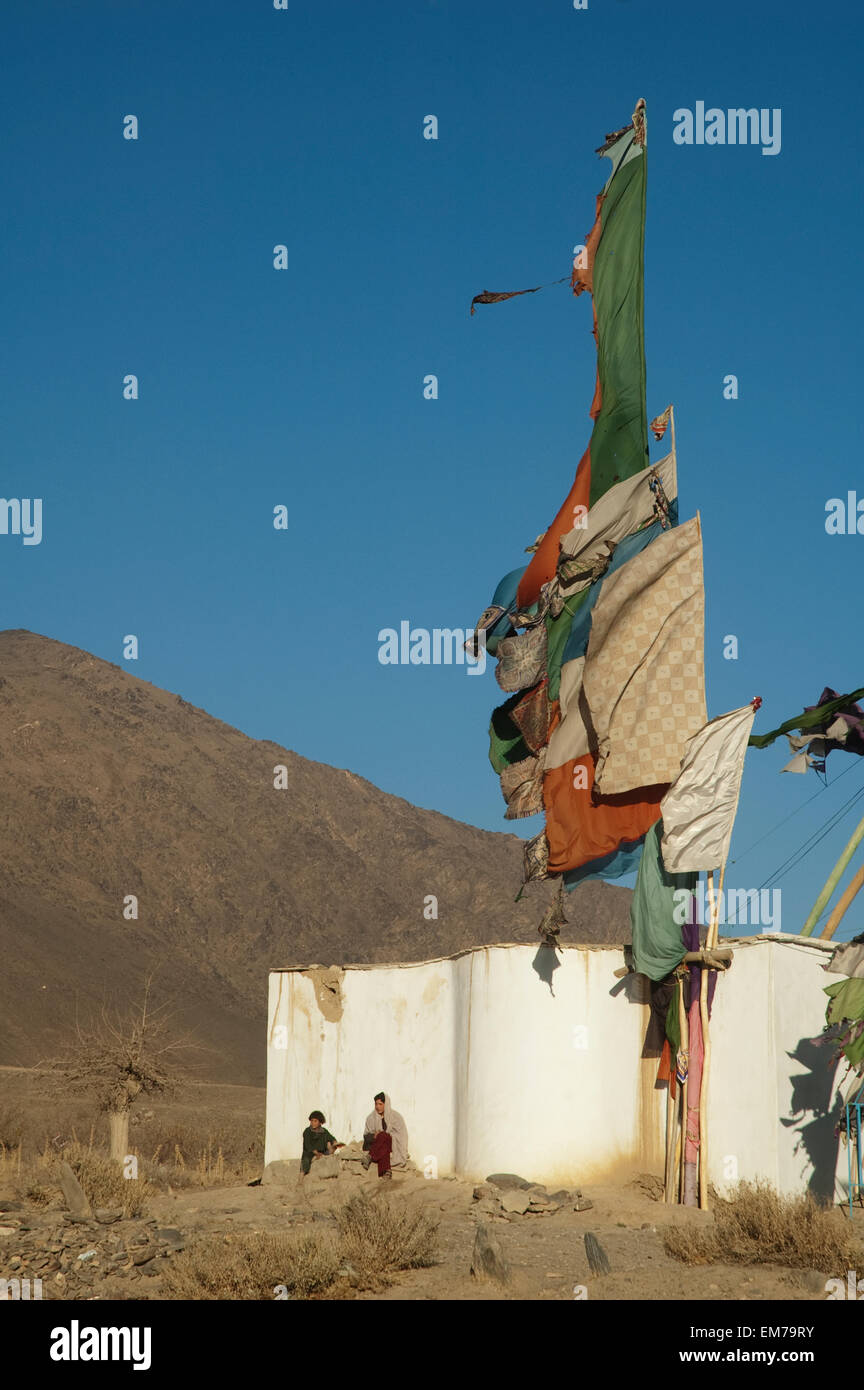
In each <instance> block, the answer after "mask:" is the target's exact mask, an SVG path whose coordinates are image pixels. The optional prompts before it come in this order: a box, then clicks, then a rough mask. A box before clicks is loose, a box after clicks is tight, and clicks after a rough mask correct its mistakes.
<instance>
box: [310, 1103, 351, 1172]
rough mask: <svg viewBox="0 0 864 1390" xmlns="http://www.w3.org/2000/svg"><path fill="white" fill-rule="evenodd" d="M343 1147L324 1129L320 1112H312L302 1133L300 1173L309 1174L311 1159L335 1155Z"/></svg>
mask: <svg viewBox="0 0 864 1390" xmlns="http://www.w3.org/2000/svg"><path fill="white" fill-rule="evenodd" d="M344 1147H345V1145H344V1144H338V1143H337V1142H336V1140H335V1139H334V1138H333V1135H332V1134H331V1133H330V1131H329V1130H328V1129H325V1128H324V1116H323V1115H322V1114H321V1111H320V1110H313V1111H312V1113H311V1115H310V1116H309V1124H308V1126H307V1128H306V1129H304V1131H303V1156H302V1158H301V1159H300V1169H301V1172H303V1173H308V1172H309V1169H310V1168H311V1167H312V1160H313V1158H318V1157H319V1155H321V1154H332V1153H335V1152H336V1150H337V1149H344Z"/></svg>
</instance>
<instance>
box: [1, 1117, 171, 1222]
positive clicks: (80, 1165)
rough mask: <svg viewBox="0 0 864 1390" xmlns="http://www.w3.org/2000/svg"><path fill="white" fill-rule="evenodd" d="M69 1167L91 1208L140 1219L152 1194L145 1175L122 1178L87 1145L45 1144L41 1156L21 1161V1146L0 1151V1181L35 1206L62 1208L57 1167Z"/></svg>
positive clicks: (75, 1141)
mask: <svg viewBox="0 0 864 1390" xmlns="http://www.w3.org/2000/svg"><path fill="white" fill-rule="evenodd" d="M63 1162H66V1163H68V1164H69V1166H70V1168H71V1169H72V1171H73V1173H74V1174H75V1176H76V1178H77V1179H78V1181H79V1182H80V1184H81V1186H82V1188H83V1189H84V1193H85V1196H86V1197H87V1200H88V1201H89V1203H90V1205H91V1207H93V1208H94V1209H95V1208H97V1207H99V1208H101V1207H107V1208H110V1209H112V1210H114V1211H122V1213H123V1215H124V1217H126V1218H127V1219H131V1218H133V1217H137V1216H140V1215H141V1214H142V1213H143V1211H144V1208H145V1204H146V1201H147V1198H148V1197H149V1196H152V1194H153V1192H154V1191H155V1189H154V1187H153V1186H152V1184H151V1183H149V1182H148V1181H147V1179H146V1177H145V1176H139V1177H138V1178H124V1176H123V1170H122V1169H121V1167H120V1166H119V1164H117V1163H114V1162H112V1161H111V1159H109V1158H108V1157H107V1156H106V1155H105V1154H104V1153H102V1152H100V1150H99V1149H97V1148H94V1146H93V1134H92V1132H91V1135H90V1142H89V1143H88V1144H82V1143H80V1142H79V1141H78V1139H77V1138H73V1139H71V1140H70V1141H68V1142H67V1143H64V1144H63V1145H62V1147H61V1148H59V1149H58V1148H55V1147H53V1146H52V1145H50V1144H47V1145H46V1146H45V1148H44V1149H43V1150H42V1152H41V1153H39V1154H36V1155H35V1156H33V1157H31V1158H30V1159H29V1160H28V1161H27V1163H26V1164H25V1163H24V1162H23V1155H22V1149H21V1146H20V1145H19V1147H18V1148H17V1149H15V1150H12V1151H8V1150H7V1151H0V1182H5V1183H6V1185H8V1182H7V1181H6V1180H8V1179H12V1181H13V1182H14V1184H15V1186H16V1187H18V1188H19V1189H20V1191H21V1192H22V1193H23V1195H24V1196H25V1198H26V1199H27V1201H28V1202H32V1203H33V1205H34V1206H37V1207H64V1206H65V1201H64V1198H63V1193H62V1191H61V1188H60V1182H59V1177H58V1173H59V1168H60V1164H61V1163H63Z"/></svg>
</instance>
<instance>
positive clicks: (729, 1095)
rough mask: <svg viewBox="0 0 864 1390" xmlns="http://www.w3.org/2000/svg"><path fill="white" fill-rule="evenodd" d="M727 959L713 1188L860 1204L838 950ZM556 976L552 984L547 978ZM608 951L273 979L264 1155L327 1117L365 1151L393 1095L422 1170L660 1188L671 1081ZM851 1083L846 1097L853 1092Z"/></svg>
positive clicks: (769, 948)
mask: <svg viewBox="0 0 864 1390" xmlns="http://www.w3.org/2000/svg"><path fill="white" fill-rule="evenodd" d="M722 944H724V945H731V946H732V947H733V949H734V952H735V955H734V962H733V965H732V967H731V969H730V970H729V971H728V972H727V973H726V974H725V975H721V976H719V978H718V982H717V992H716V996H715V1002H714V1009H713V1013H712V1019H711V1042H712V1059H711V1073H710V1089H709V1123H708V1136H709V1178H710V1181H711V1182H713V1183H714V1184H715V1186H716V1187H717V1188H718V1189H720V1190H722V1189H723V1188H724V1187H725V1186H727V1185H728V1184H729V1182H731V1181H734V1179H735V1178H736V1177H740V1178H749V1179H753V1178H756V1177H765V1178H767V1179H768V1180H769V1181H771V1182H772V1183H774V1184H775V1185H776V1186H777V1187H778V1188H779V1189H780V1190H781V1191H784V1192H793V1191H801V1190H803V1189H804V1188H805V1187H808V1186H809V1188H810V1189H811V1191H813V1192H814V1194H818V1195H823V1196H831V1195H832V1194H833V1193H834V1192H835V1170H836V1173H837V1176H838V1184H837V1188H836V1196H837V1198H838V1200H839V1199H842V1197H843V1195H844V1193H845V1178H846V1157H845V1150H842V1152H840V1151H838V1141H837V1139H836V1137H835V1135H834V1127H835V1124H836V1122H837V1118H838V1105H839V1103H840V1102H839V1096H838V1088H837V1082H838V1080H839V1077H840V1072H842V1070H843V1068H839V1069H838V1068H835V1066H834V1065H833V1064H832V1062H831V1056H832V1049H831V1048H830V1047H826V1046H816V1045H815V1043H814V1042H813V1041H812V1040H813V1039H816V1038H818V1037H819V1035H820V1034H821V1032H822V1030H823V1028H824V1025H825V1009H826V1004H827V996H826V995H825V994H824V992H823V986H824V985H826V984H829V983H831V980H832V978H833V977H832V976H829V975H826V974H825V973H824V971H823V969H822V967H823V966H824V964H825V963H826V961H827V960H828V959H829V956H830V952H831V950H832V949H833V945H832V944H831V943H827V942H821V941H813V940H810V939H809V938H803V937H792V936H788V935H782V934H781V935H771V936H756V937H750V938H745V939H742V940H737V941H732V940H729V939H728V938H724V940H723V943H722ZM556 960H557V964H554V966H553V969H552V973H551V980H550V978H549V973H548V972H549V969H550V965H553V963H554V962H556ZM624 964H625V960H624V952H623V949H622V948H620V947H611V946H564V947H562V948H561V950H560V953H559V955H558V956H557V958H556V957H555V955H554V953H553V952H552V951H551V950H549V949H548V948H539V949H538V948H535V947H533V946H520V945H504V946H487V947H483V948H482V949H479V950H471V951H465V952H463V953H461V954H460V955H457V956H453V957H449V958H447V959H441V960H431V961H423V962H421V963H418V964H414V965H369V966H347V967H345V968H344V969H342V968H341V967H330V968H329V969H327V970H325V969H322V968H320V967H313V968H312V969H308V970H305V969H303V968H301V967H297V968H289V969H281V970H273V971H272V972H271V975H270V998H269V1009H268V1053H267V1056H268V1063H267V1137H266V1150H265V1161H266V1162H268V1163H269V1162H271V1161H273V1160H274V1159H281V1158H297V1157H299V1155H300V1149H301V1135H302V1131H303V1129H304V1128H305V1126H306V1123H307V1116H308V1114H309V1111H310V1110H312V1109H321V1110H323V1112H324V1114H325V1115H326V1117H327V1127H328V1129H330V1130H331V1131H332V1132H333V1133H334V1134H335V1135H336V1137H337V1138H338V1139H341V1140H343V1141H349V1140H351V1139H359V1138H361V1136H362V1132H363V1121H364V1119H365V1117H366V1115H367V1114H368V1113H369V1111H371V1109H372V1098H373V1096H374V1095H375V1093H376V1092H377V1091H381V1090H384V1091H386V1092H387V1093H388V1095H389V1096H390V1097H391V1099H392V1103H393V1106H394V1108H395V1109H396V1110H398V1111H400V1112H401V1113H402V1115H404V1117H405V1120H406V1122H407V1126H408V1134H409V1140H410V1149H411V1156H412V1158H413V1160H414V1161H415V1163H416V1164H417V1166H418V1167H420V1168H423V1167H425V1168H426V1170H427V1171H428V1172H429V1173H430V1174H431V1173H433V1172H434V1171H437V1172H438V1173H440V1174H441V1176H445V1175H447V1174H452V1173H455V1174H458V1175H460V1176H465V1177H470V1178H482V1177H485V1176H486V1174H488V1173H493V1172H496V1171H497V1172H501V1171H507V1172H516V1173H521V1174H523V1175H524V1176H526V1177H529V1178H531V1179H533V1180H535V1181H541V1182H545V1183H547V1184H554V1185H556V1186H559V1185H569V1186H572V1185H575V1184H579V1185H580V1186H584V1185H586V1184H590V1183H591V1182H595V1183H598V1182H609V1181H616V1180H619V1179H626V1178H628V1177H629V1176H631V1175H632V1174H634V1173H639V1172H650V1173H656V1174H662V1172H663V1165H664V1134H665V1109H666V1091H665V1086H662V1087H660V1088H658V1087H657V1085H656V1081H655V1078H656V1074H657V1059H656V1058H650V1059H643V1058H642V1057H641V1052H642V1044H643V1040H644V1037H645V1031H646V1026H647V1022H648V1004H647V982H646V981H645V980H644V979H642V977H639V976H636V975H633V974H630V975H628V976H625V977H624V978H623V979H616V978H615V974H614V972H615V970H616V969H618V968H620V967H621V966H623V965H624ZM844 1089H845V1088H844Z"/></svg>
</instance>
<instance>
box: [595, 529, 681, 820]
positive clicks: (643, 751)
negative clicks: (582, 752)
mask: <svg viewBox="0 0 864 1390" xmlns="http://www.w3.org/2000/svg"><path fill="white" fill-rule="evenodd" d="M704 606H705V604H704V593H703V588H702V535H701V528H700V524H699V518H698V516H696V517H694V518H693V520H692V521H688V522H686V523H685V524H684V525H683V526H679V527H676V528H675V529H674V530H672V531H667V532H666V533H665V534H664V535H662V536H660V537H659V538H658V539H657V540H655V541H654V543H653V544H652V545H649V546H648V548H647V549H646V550H645V551H643V553H642V554H641V555H639V556H637V558H636V559H634V560H631V561H630V563H629V564H627V565H624V566H623V568H622V569H620V570H618V571H617V572H616V573H615V574H614V575H612V576H611V577H610V578H608V579H607V580H606V582H605V583H604V585H603V588H602V591H601V593H600V597H599V599H598V601H597V604H596V606H595V608H594V613H593V615H592V622H591V637H590V640H589V642H588V651H587V654H586V656H585V670H584V673H583V677H582V689H583V692H584V702H583V707H584V709H585V711H586V716H587V718H586V723H587V728H588V736H589V740H590V743H591V745H592V747H593V748H595V749H596V751H597V762H596V766H595V772H594V782H595V785H596V786H597V788H598V790H599V791H601V792H603V793H604V794H605V795H607V796H609V795H617V794H619V793H621V792H628V791H632V790H634V789H635V788H637V787H646V786H651V785H654V784H656V783H660V782H666V783H669V782H671V781H672V780H673V778H674V777H675V776H676V774H677V772H678V768H679V765H680V762H681V758H682V756H683V753H684V748H685V745H686V743H687V740H688V738H690V737H691V735H692V734H694V733H695V732H696V730H697V729H698V728H699V727H700V726H701V725H702V724H703V723H704V722H705V717H706V710H705V671H704V663H703V656H702V648H703V627H704ZM568 714H569V711H568Z"/></svg>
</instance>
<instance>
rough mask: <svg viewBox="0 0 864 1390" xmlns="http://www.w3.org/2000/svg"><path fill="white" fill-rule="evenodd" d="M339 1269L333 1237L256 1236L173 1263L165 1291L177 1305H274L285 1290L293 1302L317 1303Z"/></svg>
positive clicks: (213, 1242) (211, 1244)
mask: <svg viewBox="0 0 864 1390" xmlns="http://www.w3.org/2000/svg"><path fill="white" fill-rule="evenodd" d="M339 1266H340V1259H339V1252H338V1249H337V1247H336V1242H335V1241H334V1239H333V1237H332V1235H330V1234H329V1232H324V1233H322V1234H319V1233H318V1232H315V1233H314V1234H312V1235H302V1236H293V1235H273V1234H268V1233H264V1232H255V1233H254V1234H253V1235H242V1236H225V1237H224V1238H223V1239H221V1240H220V1239H218V1238H216V1237H212V1238H211V1239H209V1240H202V1241H200V1242H199V1243H198V1244H197V1245H194V1246H192V1247H191V1249H189V1250H186V1251H184V1252H183V1253H182V1254H181V1255H178V1256H177V1257H176V1259H174V1260H172V1261H171V1263H170V1265H169V1266H168V1268H167V1269H166V1271H165V1275H164V1285H165V1292H166V1294H167V1296H168V1297H169V1298H178V1299H195V1300H202V1299H203V1300H205V1301H212V1300H214V1299H240V1300H249V1299H256V1300H260V1299H273V1298H275V1297H276V1291H277V1289H278V1288H279V1287H280V1285H281V1286H284V1288H285V1289H286V1290H287V1292H288V1294H289V1296H290V1297H292V1298H314V1297H315V1295H316V1294H319V1293H322V1292H324V1290H325V1289H329V1288H330V1287H331V1285H332V1284H333V1283H334V1282H335V1281H336V1278H337V1276H338V1272H339Z"/></svg>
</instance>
